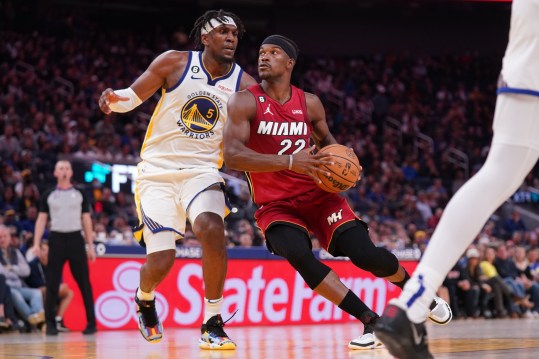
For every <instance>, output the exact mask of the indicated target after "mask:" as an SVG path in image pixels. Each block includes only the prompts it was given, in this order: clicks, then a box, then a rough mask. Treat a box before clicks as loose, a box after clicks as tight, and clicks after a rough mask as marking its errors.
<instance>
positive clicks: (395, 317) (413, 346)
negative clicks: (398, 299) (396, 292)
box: [374, 304, 434, 359]
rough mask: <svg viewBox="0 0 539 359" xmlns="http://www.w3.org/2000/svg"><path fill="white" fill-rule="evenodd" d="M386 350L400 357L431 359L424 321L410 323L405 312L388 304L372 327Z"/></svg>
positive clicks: (404, 358) (402, 358)
mask: <svg viewBox="0 0 539 359" xmlns="http://www.w3.org/2000/svg"><path fill="white" fill-rule="evenodd" d="M374 330H375V331H376V336H377V337H378V339H380V340H381V341H382V343H384V344H385V346H386V348H387V350H389V352H390V353H391V354H392V355H394V356H395V357H397V358H400V359H433V358H434V357H433V356H432V354H431V353H430V352H429V347H428V340H427V329H426V327H425V323H420V324H415V323H412V322H411V321H410V320H409V319H408V316H407V315H406V312H405V311H404V310H403V309H401V308H399V307H398V306H396V305H393V304H389V305H388V306H387V307H386V309H385V311H384V314H383V315H382V316H381V317H380V319H378V320H377V322H376V325H375V327H374Z"/></svg>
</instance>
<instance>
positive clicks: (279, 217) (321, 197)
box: [255, 188, 359, 250]
mask: <svg viewBox="0 0 539 359" xmlns="http://www.w3.org/2000/svg"><path fill="white" fill-rule="evenodd" d="M255 219H256V223H257V225H258V227H259V228H260V229H261V230H262V232H263V233H265V232H266V230H267V229H268V228H269V227H270V226H271V225H272V224H275V223H276V222H286V223H292V224H295V225H297V226H299V227H302V228H304V229H305V230H306V231H307V233H313V234H314V235H315V236H316V237H317V238H318V240H319V242H320V245H321V246H322V248H324V249H326V250H328V248H329V244H330V242H331V240H332V238H333V233H334V232H335V230H336V229H337V228H339V227H340V226H342V225H344V224H346V223H349V222H351V221H354V220H355V219H359V218H358V217H357V216H356V215H355V214H354V212H353V211H352V209H351V208H350V206H349V205H348V203H347V202H346V200H345V199H344V198H343V197H341V196H339V195H338V194H335V193H329V192H326V191H323V190H321V189H319V188H316V189H313V190H311V191H308V192H306V193H303V194H301V195H299V196H296V197H293V198H288V199H285V200H279V201H274V202H271V203H269V204H266V205H263V206H262V207H261V208H260V209H259V210H258V211H256V213H255Z"/></svg>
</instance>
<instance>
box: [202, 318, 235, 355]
mask: <svg viewBox="0 0 539 359" xmlns="http://www.w3.org/2000/svg"><path fill="white" fill-rule="evenodd" d="M224 326H225V323H224V322H223V318H221V315H220V314H218V315H215V316H213V317H211V318H210V319H208V321H207V322H206V324H202V327H201V328H200V333H201V336H200V339H199V340H198V346H199V347H200V348H201V349H212V350H231V349H236V343H234V342H233V341H232V340H231V339H230V338H229V337H228V335H226V333H225V331H224V330H223V327H224Z"/></svg>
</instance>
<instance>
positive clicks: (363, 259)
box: [332, 220, 400, 278]
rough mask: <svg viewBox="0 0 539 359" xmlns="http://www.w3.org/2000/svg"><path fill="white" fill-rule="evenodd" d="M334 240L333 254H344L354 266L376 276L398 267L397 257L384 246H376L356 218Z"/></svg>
mask: <svg viewBox="0 0 539 359" xmlns="http://www.w3.org/2000/svg"><path fill="white" fill-rule="evenodd" d="M334 241H336V243H335V246H336V248H335V251H334V253H332V254H333V255H336V256H346V257H348V258H350V260H351V261H352V263H354V265H355V266H356V267H358V268H361V269H363V270H366V271H368V272H371V273H372V274H374V275H375V276H377V277H381V278H383V277H389V276H392V275H394V274H395V273H397V270H398V269H399V266H400V264H399V261H398V259H397V257H395V255H394V254H393V253H391V252H390V251H388V250H387V249H385V248H379V247H376V246H375V245H374V243H372V241H371V238H370V237H369V233H368V232H367V229H366V228H365V226H364V225H363V224H362V222H360V221H357V220H356V225H355V226H353V227H351V228H349V229H346V230H345V231H344V232H342V233H339V234H338V237H337V238H335V239H334Z"/></svg>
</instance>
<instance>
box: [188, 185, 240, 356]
mask: <svg viewBox="0 0 539 359" xmlns="http://www.w3.org/2000/svg"><path fill="white" fill-rule="evenodd" d="M225 209H226V203H225V197H224V193H223V191H222V189H221V186H220V184H217V185H215V186H213V187H210V188H209V189H207V190H205V191H203V192H200V193H199V194H198V195H197V196H196V197H195V198H194V199H193V200H192V202H191V203H190V205H189V208H188V211H187V215H188V218H189V221H190V222H191V224H192V226H193V232H194V233H195V235H196V237H197V238H198V239H199V240H200V242H201V244H202V276H203V280H204V304H205V305H204V319H203V322H202V327H201V338H200V340H199V346H200V348H202V349H214V350H226V349H235V348H236V344H235V343H234V342H233V341H232V340H231V339H230V338H229V337H228V335H227V334H226V332H225V331H224V329H223V326H224V322H223V319H222V317H221V307H222V304H223V287H224V283H225V278H226V271H227V253H226V240H225V227H224V216H225Z"/></svg>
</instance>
